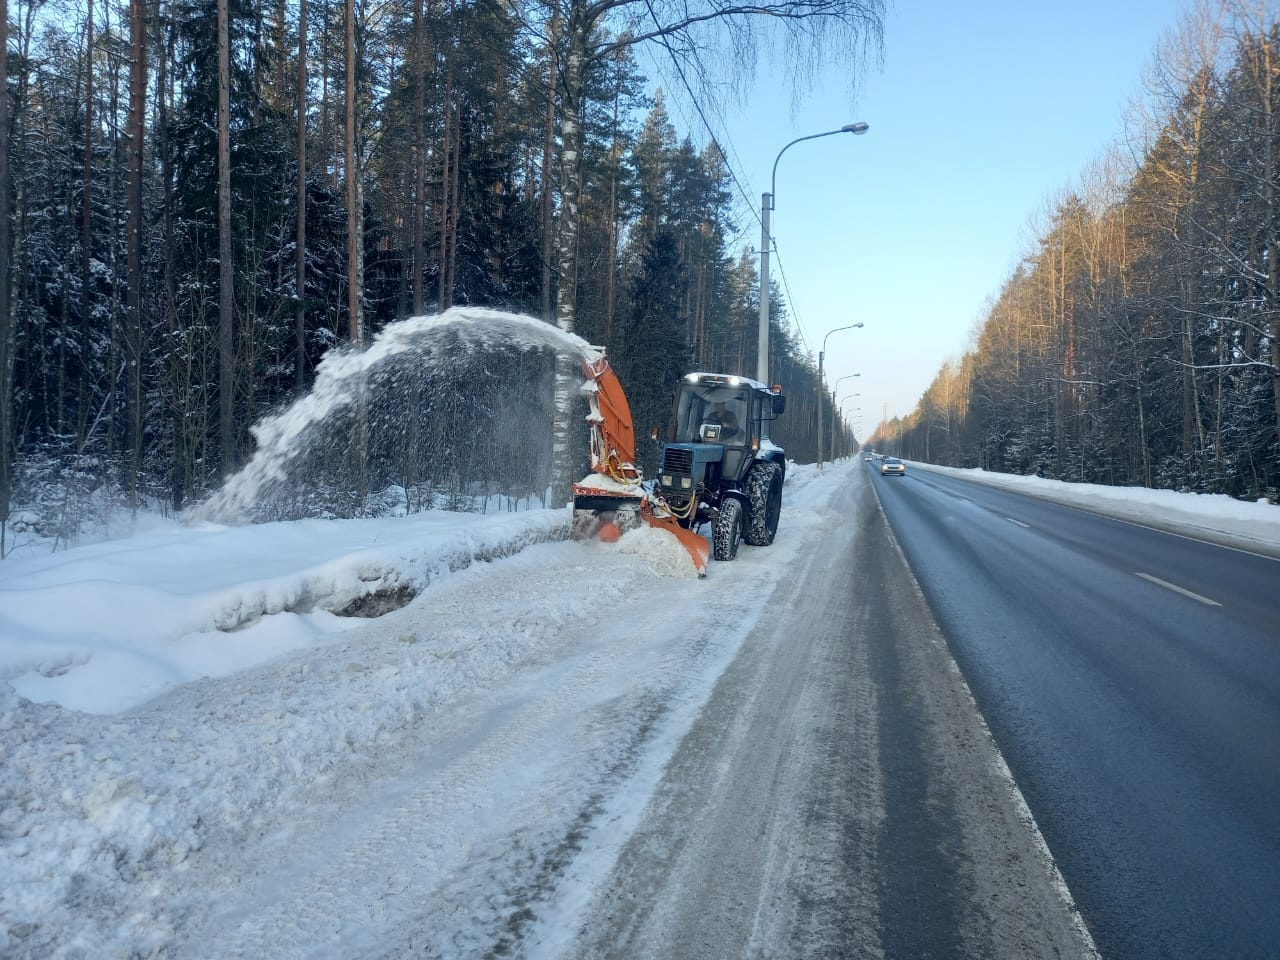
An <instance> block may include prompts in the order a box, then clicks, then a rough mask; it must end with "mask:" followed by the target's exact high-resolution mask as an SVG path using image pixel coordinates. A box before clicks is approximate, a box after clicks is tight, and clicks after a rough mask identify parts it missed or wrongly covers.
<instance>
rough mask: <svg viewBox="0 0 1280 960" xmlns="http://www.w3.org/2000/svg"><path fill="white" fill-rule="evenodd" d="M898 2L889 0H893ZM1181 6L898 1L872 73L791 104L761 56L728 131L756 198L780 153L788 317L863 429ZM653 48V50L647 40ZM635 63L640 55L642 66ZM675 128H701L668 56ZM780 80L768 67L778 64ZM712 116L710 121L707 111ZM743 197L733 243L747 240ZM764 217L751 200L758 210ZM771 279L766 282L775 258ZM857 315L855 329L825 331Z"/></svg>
mask: <svg viewBox="0 0 1280 960" xmlns="http://www.w3.org/2000/svg"><path fill="white" fill-rule="evenodd" d="M891 2H892V0H891ZM1185 8H1186V4H1185V3H1183V2H1181V0H1124V2H1116V0H1110V2H1101V0H1071V2H1062V0H1054V2H1049V0H1022V2H1017V0H974V2H968V3H959V2H949V0H916V2H914V3H912V2H907V0H899V2H897V3H896V4H894V5H893V6H892V8H891V9H890V11H889V13H888V16H887V19H886V23H885V38H884V63H883V69H877V68H876V67H875V66H874V65H873V66H871V67H870V69H869V70H868V72H867V73H866V75H865V76H864V77H863V80H862V82H861V85H860V87H859V89H858V90H857V91H856V93H855V95H854V96H853V97H852V98H851V96H850V94H849V89H848V80H847V68H845V67H844V66H842V65H840V64H832V65H831V67H830V68H829V69H828V70H827V71H826V72H825V74H824V76H823V77H822V78H821V80H820V82H819V85H818V86H817V88H816V89H814V90H812V91H811V92H810V93H809V94H808V95H807V96H805V97H804V98H803V100H802V102H801V103H800V105H799V107H798V109H795V110H793V108H792V98H791V95H790V93H789V92H788V89H787V86H786V83H785V81H783V80H782V79H780V74H781V72H780V71H774V70H772V69H771V68H770V66H769V64H767V63H762V65H761V69H760V71H759V73H758V74H757V76H756V78H755V82H754V84H753V86H752V91H753V92H752V93H751V95H750V96H749V97H748V99H747V102H746V104H745V106H743V107H741V108H739V109H737V110H736V111H728V112H726V115H725V121H726V127H725V129H726V131H727V136H723V137H722V143H724V145H725V149H726V151H727V152H729V154H730V159H731V161H732V163H733V165H734V168H735V170H736V171H737V173H738V175H739V176H740V177H741V178H742V179H743V182H744V186H745V189H746V190H747V191H748V192H749V193H750V194H751V196H752V197H753V198H754V203H755V204H756V205H757V206H758V204H759V200H760V194H761V193H763V192H764V191H766V190H768V188H769V174H770V170H771V168H772V166H773V163H774V159H775V158H776V157H777V155H778V151H779V150H781V149H782V147H783V146H784V145H785V144H786V143H787V142H788V141H791V140H794V139H795V138H796V137H800V136H805V135H807V134H811V133H818V132H821V131H824V130H832V129H836V128H839V127H840V126H842V125H844V124H846V123H849V122H852V121H855V120H861V121H866V122H867V123H869V124H870V125H871V129H870V131H869V132H868V133H867V134H865V135H864V136H858V137H855V136H851V135H848V134H842V135H839V136H833V137H826V138H824V139H819V140H813V141H808V142H805V143H800V144H797V145H796V146H794V147H791V148H790V149H789V150H788V151H787V152H786V154H785V156H783V158H782V160H781V162H780V163H779V165H778V179H777V193H776V202H775V209H774V211H773V214H772V228H773V230H772V232H773V236H774V239H775V242H776V244H777V246H778V252H779V254H780V259H781V261H782V266H783V268H784V269H785V273H786V278H787V281H788V285H789V287H790V291H791V297H790V298H789V299H790V300H791V302H792V304H793V307H794V315H795V317H796V318H797V319H798V321H799V327H800V329H801V332H802V333H803V335H804V338H805V340H806V341H807V343H808V344H809V346H810V348H811V349H812V350H813V351H814V354H815V357H816V354H817V351H818V349H819V347H820V346H821V344H822V342H823V340H824V338H825V339H827V352H826V359H825V372H826V379H827V383H828V385H831V384H834V383H835V382H836V380H837V379H838V378H840V377H844V376H846V375H849V374H853V373H858V374H860V376H859V377H856V378H853V377H850V378H849V379H846V380H844V382H843V383H842V384H840V386H839V397H840V398H841V399H843V398H844V397H845V396H846V395H848V394H852V393H855V392H856V393H859V394H861V396H859V397H856V398H852V399H851V400H850V401H849V402H848V403H847V404H843V407H844V409H845V411H846V412H847V413H848V414H850V416H852V415H853V412H854V411H855V409H856V408H857V407H861V409H862V424H863V430H862V431H861V433H862V435H864V436H865V435H867V434H869V433H870V432H871V431H872V430H873V429H874V427H875V425H876V423H878V422H879V421H880V419H881V417H882V415H883V414H884V413H885V411H886V410H887V412H888V415H889V416H890V417H892V416H894V415H906V414H909V413H910V412H911V411H912V410H913V409H914V408H915V405H916V402H917V401H918V400H919V398H920V396H921V394H922V393H923V392H924V390H925V389H926V388H927V387H928V385H929V383H930V382H931V381H932V380H933V378H934V375H935V374H936V373H937V371H938V369H939V368H940V367H941V365H942V364H943V362H944V361H946V360H947V359H948V358H949V357H959V356H960V355H961V354H962V353H963V352H964V350H965V349H966V347H967V345H968V344H969V343H970V342H971V339H972V332H973V331H974V329H975V328H976V325H977V324H978V322H979V321H980V319H981V317H982V316H984V314H985V308H986V305H987V303H988V301H989V300H990V299H991V298H992V297H994V296H995V295H996V294H997V293H998V292H999V290H1000V288H1001V285H1002V284H1003V282H1004V279H1005V278H1006V277H1007V275H1008V274H1009V272H1010V270H1011V269H1012V267H1013V265H1014V264H1015V263H1016V262H1017V261H1018V260H1019V259H1020V258H1021V256H1022V254H1023V253H1025V252H1026V251H1027V250H1028V249H1029V244H1030V242H1031V241H1032V240H1033V239H1034V238H1035V235H1034V233H1033V231H1032V230H1031V229H1030V226H1029V225H1030V223H1031V221H1032V218H1033V217H1034V215H1035V214H1036V213H1037V212H1039V211H1041V210H1043V209H1044V208H1045V205H1046V203H1047V202H1048V201H1049V200H1050V199H1051V198H1052V197H1055V196H1057V195H1059V194H1060V193H1061V192H1062V191H1063V190H1064V189H1067V188H1069V187H1071V186H1073V185H1074V184H1075V183H1076V182H1077V181H1078V179H1079V178H1080V176H1081V175H1082V174H1083V173H1084V172H1085V170H1086V168H1087V167H1088V165H1089V164H1090V163H1091V162H1092V161H1094V160H1095V159H1097V158H1099V157H1101V156H1102V155H1103V153H1105V151H1106V150H1107V148H1108V147H1109V146H1110V145H1111V144H1113V143H1115V142H1118V141H1120V140H1122V139H1124V137H1125V120H1124V117H1125V113H1126V109H1127V105H1128V103H1129V101H1130V100H1131V99H1133V98H1134V97H1135V96H1137V95H1139V94H1140V93H1141V91H1142V77H1143V71H1144V67H1145V66H1146V65H1147V63H1148V62H1149V61H1150V60H1151V58H1152V56H1153V54H1154V52H1155V48H1156V45H1157V43H1158V41H1159V40H1160V39H1161V37H1162V36H1163V35H1164V34H1166V33H1167V32H1169V31H1171V30H1172V29H1173V28H1174V27H1175V26H1176V24H1177V21H1178V19H1179V16H1180V13H1181V12H1182V11H1183V10H1184V9H1185ZM650 56H652V52H650ZM642 62H644V61H642ZM645 68H646V69H647V70H648V72H649V75H650V77H651V79H652V80H653V81H654V83H655V84H660V85H662V86H664V87H665V88H666V89H668V90H669V91H673V92H672V93H671V94H670V96H669V100H668V109H669V111H670V113H671V115H672V120H673V122H675V124H676V126H677V128H678V129H681V130H682V131H685V130H687V131H689V132H690V133H691V134H692V135H693V136H694V139H695V140H696V141H697V142H700V143H701V142H705V141H706V139H707V136H706V134H705V128H703V127H702V124H701V121H700V120H698V119H697V116H696V114H694V113H693V111H692V110H691V109H689V108H688V107H687V106H686V104H685V102H684V101H685V100H686V99H687V98H681V97H679V96H677V95H676V93H674V91H676V90H678V83H679V81H678V80H677V79H676V78H675V76H674V74H673V71H672V70H671V69H670V67H669V66H668V65H666V64H658V63H656V62H654V61H649V62H647V63H645ZM775 74H777V75H775ZM712 122H713V123H717V122H718V121H717V120H716V119H715V116H714V114H712ZM745 207H746V204H745V201H744V202H743V214H742V221H743V230H744V243H745V242H749V243H752V244H753V245H758V244H759V242H760V230H759V226H758V223H757V221H756V220H755V219H754V217H751V216H750V215H749V214H747V213H746V210H745ZM756 212H757V213H758V210H757V211H756ZM771 272H772V273H773V274H774V276H775V277H776V276H777V266H776V261H775V262H774V266H773V270H772V271H771ZM856 322H862V323H864V324H865V327H864V328H863V329H860V330H850V331H844V332H841V333H836V334H834V335H832V336H830V337H829V338H826V334H827V333H828V332H829V331H830V330H832V329H834V328H837V327H841V326H844V325H846V324H850V323H856Z"/></svg>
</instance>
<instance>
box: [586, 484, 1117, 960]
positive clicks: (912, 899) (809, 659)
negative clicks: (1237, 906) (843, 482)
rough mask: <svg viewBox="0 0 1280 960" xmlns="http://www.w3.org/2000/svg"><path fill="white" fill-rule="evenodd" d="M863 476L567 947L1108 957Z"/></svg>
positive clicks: (795, 573)
mask: <svg viewBox="0 0 1280 960" xmlns="http://www.w3.org/2000/svg"><path fill="white" fill-rule="evenodd" d="M852 478H853V481H854V482H853V484H852V485H851V486H850V487H848V488H847V489H845V490H843V491H840V492H838V493H837V495H836V497H835V499H834V500H833V501H832V502H831V504H830V507H829V510H828V515H827V516H826V517H824V519H823V522H822V524H821V532H820V534H819V535H818V537H817V538H816V539H814V540H812V541H806V543H805V549H804V550H803V551H801V552H800V553H799V554H797V555H796V556H795V557H794V559H792V560H791V561H790V562H789V564H788V575H787V576H786V578H785V579H784V580H783V581H782V582H781V583H780V584H779V587H778V590H777V592H776V593H774V594H773V595H772V596H771V597H770V598H769V601H768V606H767V609H766V610H765V612H764V615H763V616H762V617H761V619H760V621H759V623H758V624H757V625H756V626H755V627H754V628H753V629H752V631H751V633H750V635H749V636H748V637H747V638H746V640H745V642H744V644H743V647H742V649H741V651H740V652H739V653H738V655H737V656H736V657H735V658H734V660H733V662H732V663H731V664H730V665H729V667H728V669H727V670H726V671H725V672H724V674H723V675H722V676H721V677H720V679H719V681H718V682H717V684H716V686H715V688H714V690H713V692H712V694H711V696H710V698H709V699H708V701H707V702H706V704H705V705H704V706H703V707H702V709H701V711H700V713H699V716H698V718H697V720H696V722H695V723H694V724H693V726H692V728H691V730H690V731H689V733H688V735H687V736H685V737H684V739H683V741H682V742H681V743H680V745H679V748H678V749H677V750H676V751H675V753H674V754H673V755H672V757H671V759H670V761H669V762H668V763H667V765H666V767H665V771H664V775H663V777H662V779H661V782H660V783H659V784H658V785H657V788H656V790H655V791H654V793H653V796H652V798H651V799H650V801H649V802H648V805H647V808H646V811H645V815H644V817H643V819H642V820H641V822H640V823H639V824H638V826H637V829H636V830H635V832H634V833H633V834H632V835H631V836H630V838H629V839H628V841H627V842H626V844H625V845H624V847H623V848H622V850H621V851H620V854H619V856H618V858H617V860H616V862H615V864H614V866H613V868H612V870H611V872H610V875H609V876H608V877H607V878H606V879H604V881H603V882H601V883H600V884H599V885H598V888H597V889H598V893H597V894H596V896H595V897H594V898H593V901H592V903H591V904H590V906H589V907H588V908H587V909H586V910H585V911H584V913H583V915H582V919H581V923H580V927H579V929H578V933H577V936H576V938H575V942H574V946H573V948H572V950H571V951H570V952H569V953H568V955H569V956H572V957H580V958H583V960H586V958H591V960H601V958H615V957H616V958H620V960H621V958H627V960H631V958H636V957H644V958H649V957H653V958H658V957H681V958H691V960H692V958H697V960H713V958H724V960H741V958H769V960H774V958H784V957H785V958H806V960H810V958H855V957H856V958H893V960H899V958H900V960H923V958H973V960H978V958H982V960H989V958H1009V960H1025V958H1035V957H1043V958H1059V960H1062V958H1084V957H1090V956H1093V955H1094V954H1093V948H1092V944H1091V943H1090V942H1089V940H1088V935H1087V933H1086V932H1085V931H1084V929H1083V927H1082V926H1081V925H1080V923H1079V918H1078V916H1077V914H1076V913H1075V912H1074V910H1073V908H1072V906H1071V904H1070V901H1069V896H1068V895H1067V893H1066V890H1065V887H1064V886H1063V884H1062V881H1061V878H1060V877H1059V876H1058V874H1057V873H1056V871H1055V870H1054V869H1053V865H1052V862H1051V860H1050V858H1049V856H1048V853H1047V851H1046V849H1045V847H1044V843H1043V840H1042V839H1041V837H1040V836H1039V834H1038V833H1037V832H1036V831H1035V828H1034V825H1033V824H1032V823H1031V822H1030V818H1029V817H1028V816H1027V813H1026V808H1025V806H1024V805H1023V803H1022V800H1021V797H1020V796H1019V795H1018V793H1017V791H1016V789H1015V788H1014V786H1013V784H1012V781H1011V780H1010V778H1009V775H1008V770H1007V768H1006V767H1005V765H1004V764H1003V762H1002V761H1001V759H1000V758H999V755H998V753H997V751H996V750H995V748H994V745H993V743H992V740H991V737H990V734H989V732H988V731H987V729H986V727H985V726H984V724H983V722H982V719H981V717H980V715H979V714H978V711H977V708H976V706H975V705H974V702H973V698H972V696H971V694H970V693H969V690H968V688H967V687H966V685H965V683H964V680H963V678H962V677H961V676H960V674H959V672H958V670H957V669H956V665H955V662H954V661H953V659H952V657H951V654H950V653H949V651H948V649H947V646H946V644H945V642H944V641H943V639H942V636H941V634H940V633H939V632H938V629H937V626H936V624H935V623H934V621H933V618H932V616H931V615H930V613H929V610H928V606H927V604H926V603H925V601H924V598H923V596H922V595H921V594H920V591H919V589H918V587H917V586H916V584H915V582H914V580H913V579H912V577H911V574H910V572H909V570H908V569H907V566H906V564H905V562H904V560H903V558H902V556H901V554H900V553H899V551H898V550H897V549H896V548H895V546H894V544H893V540H892V537H891V535H890V533H889V529H888V526H887V525H886V523H885V521H884V518H883V516H882V515H881V513H880V510H879V507H878V505H877V503H876V501H875V497H874V494H873V488H872V484H871V482H870V480H869V478H864V477H862V476H861V475H859V474H857V473H856V471H855V472H854V473H853V475H852ZM771 549H772V550H777V549H778V548H777V546H776V545H775V547H774V548H771ZM739 562H742V561H741V558H740V560H739ZM694 639H696V637H695V638H694Z"/></svg>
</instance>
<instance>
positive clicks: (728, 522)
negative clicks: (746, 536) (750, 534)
mask: <svg viewBox="0 0 1280 960" xmlns="http://www.w3.org/2000/svg"><path fill="white" fill-rule="evenodd" d="M741 540H742V502H741V501H740V500H738V498H737V497H725V498H724V501H723V502H722V503H721V504H720V511H719V512H718V513H717V514H716V516H715V519H714V520H713V521H711V555H712V556H713V557H715V558H716V559H717V560H732V559H733V558H734V557H736V556H737V555H738V543H739V542H740V541H741Z"/></svg>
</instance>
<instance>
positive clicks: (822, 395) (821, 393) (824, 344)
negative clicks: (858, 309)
mask: <svg viewBox="0 0 1280 960" xmlns="http://www.w3.org/2000/svg"><path fill="white" fill-rule="evenodd" d="M860 326H862V324H861V323H851V324H849V325H848V326H845V327H836V328H835V329H834V330H828V331H827V336H825V337H823V338H822V349H821V350H819V351H818V472H819V473H821V472H822V403H823V401H824V400H825V399H826V396H825V392H824V390H823V388H822V358H823V357H824V356H825V355H826V352H827V339H828V337H830V336H831V334H833V333H839V332H840V331H841V330H852V329H854V328H855V327H860ZM850 376H854V377H860V376H862V374H860V373H854V374H850ZM841 379H844V378H843V377H841ZM836 382H837V383H839V381H838V380H837V381H836ZM831 413H832V416H835V411H834V410H833V411H832V412H831Z"/></svg>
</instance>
